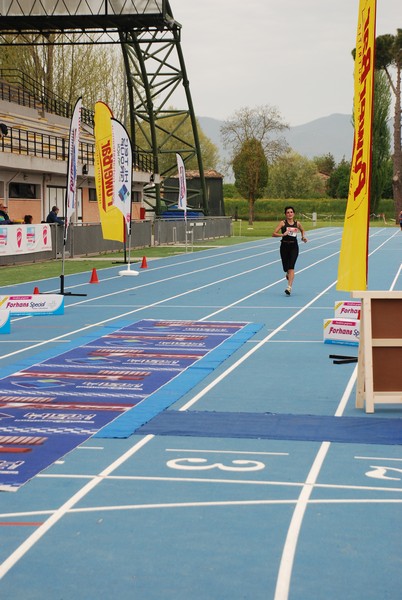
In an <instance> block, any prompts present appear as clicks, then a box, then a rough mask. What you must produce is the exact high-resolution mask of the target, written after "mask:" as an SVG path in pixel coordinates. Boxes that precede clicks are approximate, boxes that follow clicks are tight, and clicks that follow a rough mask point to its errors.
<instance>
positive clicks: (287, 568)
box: [274, 236, 394, 600]
mask: <svg viewBox="0 0 402 600" xmlns="http://www.w3.org/2000/svg"><path fill="white" fill-rule="evenodd" d="M393 237H394V236H390V237H388V238H387V239H386V240H385V241H384V242H383V243H382V244H380V245H379V246H378V247H377V248H376V249H375V250H373V251H372V252H370V254H369V256H371V255H372V254H374V253H375V252H378V250H380V249H381V248H382V247H383V246H384V245H385V244H387V243H388V242H389V241H390V240H391V239H392V238H393ZM335 283H336V282H335ZM356 376H357V366H356V368H355V369H354V371H353V373H352V376H351V377H350V379H349V382H348V384H347V386H346V389H345V392H344V394H343V396H342V399H341V401H340V403H339V405H338V409H337V411H336V413H335V416H337V417H340V416H341V415H342V414H343V411H344V409H345V407H346V405H347V402H348V400H349V397H350V393H351V391H352V389H353V384H354V382H355V379H356ZM330 446H331V444H330V442H323V443H322V444H321V447H320V449H319V450H318V453H317V455H316V457H315V459H314V462H313V464H312V467H311V469H310V473H309V474H308V476H307V479H306V483H305V486H304V487H303V489H302V491H301V493H300V496H299V500H298V502H297V504H296V507H295V510H294V512H293V515H292V519H291V521H290V524H289V529H288V533H287V536H286V541H285V544H284V547H283V551H282V558H281V562H280V566H279V571H278V579H277V583H276V589H275V596H274V600H288V597H289V589H290V580H291V576H292V570H293V563H294V557H295V553H296V547H297V542H298V539H299V534H300V530H301V526H302V523H303V518H304V514H305V512H306V508H307V505H308V503H309V501H310V496H311V494H312V492H313V490H314V487H315V484H316V481H317V478H318V475H319V473H320V470H321V468H322V465H323V463H324V460H325V458H326V455H327V453H328V450H329V448H330Z"/></svg>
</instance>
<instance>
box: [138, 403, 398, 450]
mask: <svg viewBox="0 0 402 600" xmlns="http://www.w3.org/2000/svg"><path fill="white" fill-rule="evenodd" d="M135 433H136V434H141V435H148V434H154V435H170V436H191V437H211V438H246V439H259V438H260V439H272V440H298V441H308V442H324V441H327V442H339V443H346V444H348V443H349V444H384V445H400V444H402V419H391V418H390V419H384V418H377V417H330V416H317V415H278V414H271V413H235V412H209V411H183V412H181V411H174V410H167V411H165V412H163V413H161V414H159V415H158V416H156V417H155V418H154V419H152V421H150V422H149V423H147V424H146V425H144V426H143V427H141V428H140V429H138V430H137V431H136V432H135Z"/></svg>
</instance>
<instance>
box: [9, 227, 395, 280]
mask: <svg viewBox="0 0 402 600" xmlns="http://www.w3.org/2000/svg"><path fill="white" fill-rule="evenodd" d="M232 225H233V227H232V236H231V237H228V238H219V239H214V240H207V241H205V242H197V243H196V245H194V247H191V245H188V246H187V251H188V252H199V251H201V250H203V249H206V248H211V247H214V246H231V245H234V244H240V243H242V242H245V241H252V240H258V239H260V238H264V237H271V236H272V232H273V231H274V229H275V227H276V225H277V222H272V221H256V222H254V224H253V226H252V227H249V225H248V222H247V221H240V220H238V221H233V224H232ZM386 225H387V226H393V227H395V224H391V223H389V224H388V223H387V224H386ZM303 226H304V228H305V230H306V231H308V230H309V229H314V228H315V229H317V228H320V227H328V226H331V227H343V221H342V222H341V221H339V222H338V221H336V222H335V221H324V220H322V221H319V222H317V224H316V225H315V226H314V227H313V225H312V223H311V222H304V223H303ZM370 226H373V227H377V226H378V227H384V223H383V222H382V221H376V222H373V223H370ZM184 252H186V248H185V246H183V245H174V246H173V245H172V246H153V247H150V248H143V249H141V250H132V254H131V260H130V262H131V263H132V264H135V263H141V260H142V258H143V256H145V257H146V258H147V259H153V258H163V257H165V256H172V255H175V254H182V253H184ZM123 260H124V254H123V252H117V253H111V254H102V255H99V256H91V257H84V258H74V259H66V260H65V266H64V274H65V275H72V274H73V273H82V272H84V271H91V270H92V269H94V268H96V269H97V270H98V269H104V268H107V267H111V266H113V265H115V264H116V262H122V261H123ZM61 268H62V265H61V259H58V260H52V261H46V262H40V263H33V264H32V263H30V264H26V265H24V264H22V265H11V266H1V267H0V276H1V277H0V280H1V282H2V284H3V285H4V284H14V283H24V282H29V281H40V280H41V279H47V278H49V277H59V276H60V274H61Z"/></svg>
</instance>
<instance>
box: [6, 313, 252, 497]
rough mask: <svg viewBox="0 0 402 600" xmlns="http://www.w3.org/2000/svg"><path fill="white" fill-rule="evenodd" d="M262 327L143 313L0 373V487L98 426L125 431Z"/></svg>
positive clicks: (112, 432) (111, 433) (11, 487)
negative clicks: (150, 316) (161, 317)
mask: <svg viewBox="0 0 402 600" xmlns="http://www.w3.org/2000/svg"><path fill="white" fill-rule="evenodd" d="M260 328H261V325H253V324H250V323H240V322H233V323H232V322H231V323H229V322H211V321H208V322H207V321H205V322H204V321H159V320H153V319H144V320H142V321H138V322H136V323H134V324H130V325H128V326H125V327H123V328H121V329H118V330H114V329H113V330H111V331H110V333H109V332H107V333H106V335H103V336H102V337H100V338H98V339H95V340H91V341H90V342H88V343H87V344H84V345H82V346H78V347H76V348H73V349H70V350H68V351H67V352H65V353H63V354H60V355H58V356H55V357H52V358H48V359H47V360H44V361H43V362H39V363H38V364H36V365H33V366H30V367H28V368H27V369H24V370H20V371H18V372H16V373H14V374H12V375H10V376H8V377H5V378H4V379H1V380H0V404H1V408H0V491H16V490H17V489H18V488H19V487H20V486H21V485H23V484H24V483H26V482H27V481H28V480H29V479H31V478H32V477H33V476H34V475H36V474H37V473H39V472H40V471H42V470H43V469H44V468H46V467H48V466H50V465H51V464H52V463H53V462H54V461H55V460H57V459H59V458H61V457H62V456H64V455H65V454H66V453H67V452H69V451H71V450H72V449H74V448H76V447H77V446H78V445H80V444H82V443H83V442H84V441H85V440H87V439H88V438H90V437H92V436H94V435H95V434H97V433H98V432H100V430H102V432H100V433H99V435H100V437H128V436H129V435H131V433H133V431H134V430H135V429H137V428H138V427H140V426H141V425H143V424H144V423H146V421H147V420H149V419H151V418H152V417H154V416H155V415H157V414H158V412H160V411H161V410H164V409H165V408H167V407H169V406H171V404H172V403H173V402H175V401H176V400H178V399H179V398H180V397H181V395H183V394H184V393H185V392H186V391H188V390H189V389H191V387H193V386H194V385H195V384H196V383H197V382H198V381H200V380H201V379H203V378H204V377H206V375H207V374H208V373H210V372H211V371H213V370H214V369H215V368H216V367H217V365H219V364H220V363H221V362H223V360H225V359H226V358H227V357H228V356H230V354H232V353H233V352H234V351H235V350H236V349H237V348H239V347H240V346H241V345H242V344H243V343H244V342H245V341H246V340H247V339H249V338H250V337H251V336H252V335H254V333H256V331H258V330H259V329H260ZM179 376H180V377H179ZM174 382H180V383H179V384H176V385H173V384H174ZM167 384H170V385H169V387H168V386H167ZM162 388H163V389H162ZM158 390H159V393H158ZM155 392H156V394H155ZM154 394H155V397H154V398H153V400H154V401H153V402H151V403H150V407H148V408H147V407H146V401H147V399H149V398H150V397H153V396H154ZM140 406H141V410H139V414H138V415H137V416H134V412H135V411H137V410H138V409H139V407H140ZM134 408H135V411H134V410H133V409H134ZM120 419H121V421H120Z"/></svg>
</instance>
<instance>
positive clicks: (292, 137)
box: [198, 114, 353, 163]
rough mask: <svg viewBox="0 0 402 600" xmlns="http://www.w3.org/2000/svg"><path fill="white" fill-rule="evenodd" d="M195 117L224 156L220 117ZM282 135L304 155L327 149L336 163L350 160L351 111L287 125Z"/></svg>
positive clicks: (227, 155) (221, 155) (319, 154)
mask: <svg viewBox="0 0 402 600" xmlns="http://www.w3.org/2000/svg"><path fill="white" fill-rule="evenodd" d="M198 121H199V123H200V125H201V128H202V130H203V132H204V133H205V135H207V136H208V137H209V138H210V140H211V141H212V142H213V143H214V144H215V145H216V146H217V147H218V150H219V154H220V157H221V160H223V161H224V160H227V159H228V158H229V152H228V151H227V150H226V149H225V148H224V147H223V144H222V140H221V136H220V128H221V126H222V125H223V121H219V120H218V119H212V118H210V117H198ZM284 137H285V138H286V139H287V141H288V144H289V146H290V147H291V148H293V150H295V152H298V153H299V154H302V155H303V156H307V158H313V157H314V156H321V155H323V154H328V153H331V154H332V155H333V157H334V158H335V161H336V162H337V163H338V162H340V161H341V160H342V158H346V160H350V159H351V156H352V147H353V127H352V121H351V115H341V114H333V115H329V116H328V117H322V118H321V119H316V120H315V121H310V122H309V123H305V124H304V125H297V126H296V127H290V129H289V130H288V131H286V132H285V134H284Z"/></svg>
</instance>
